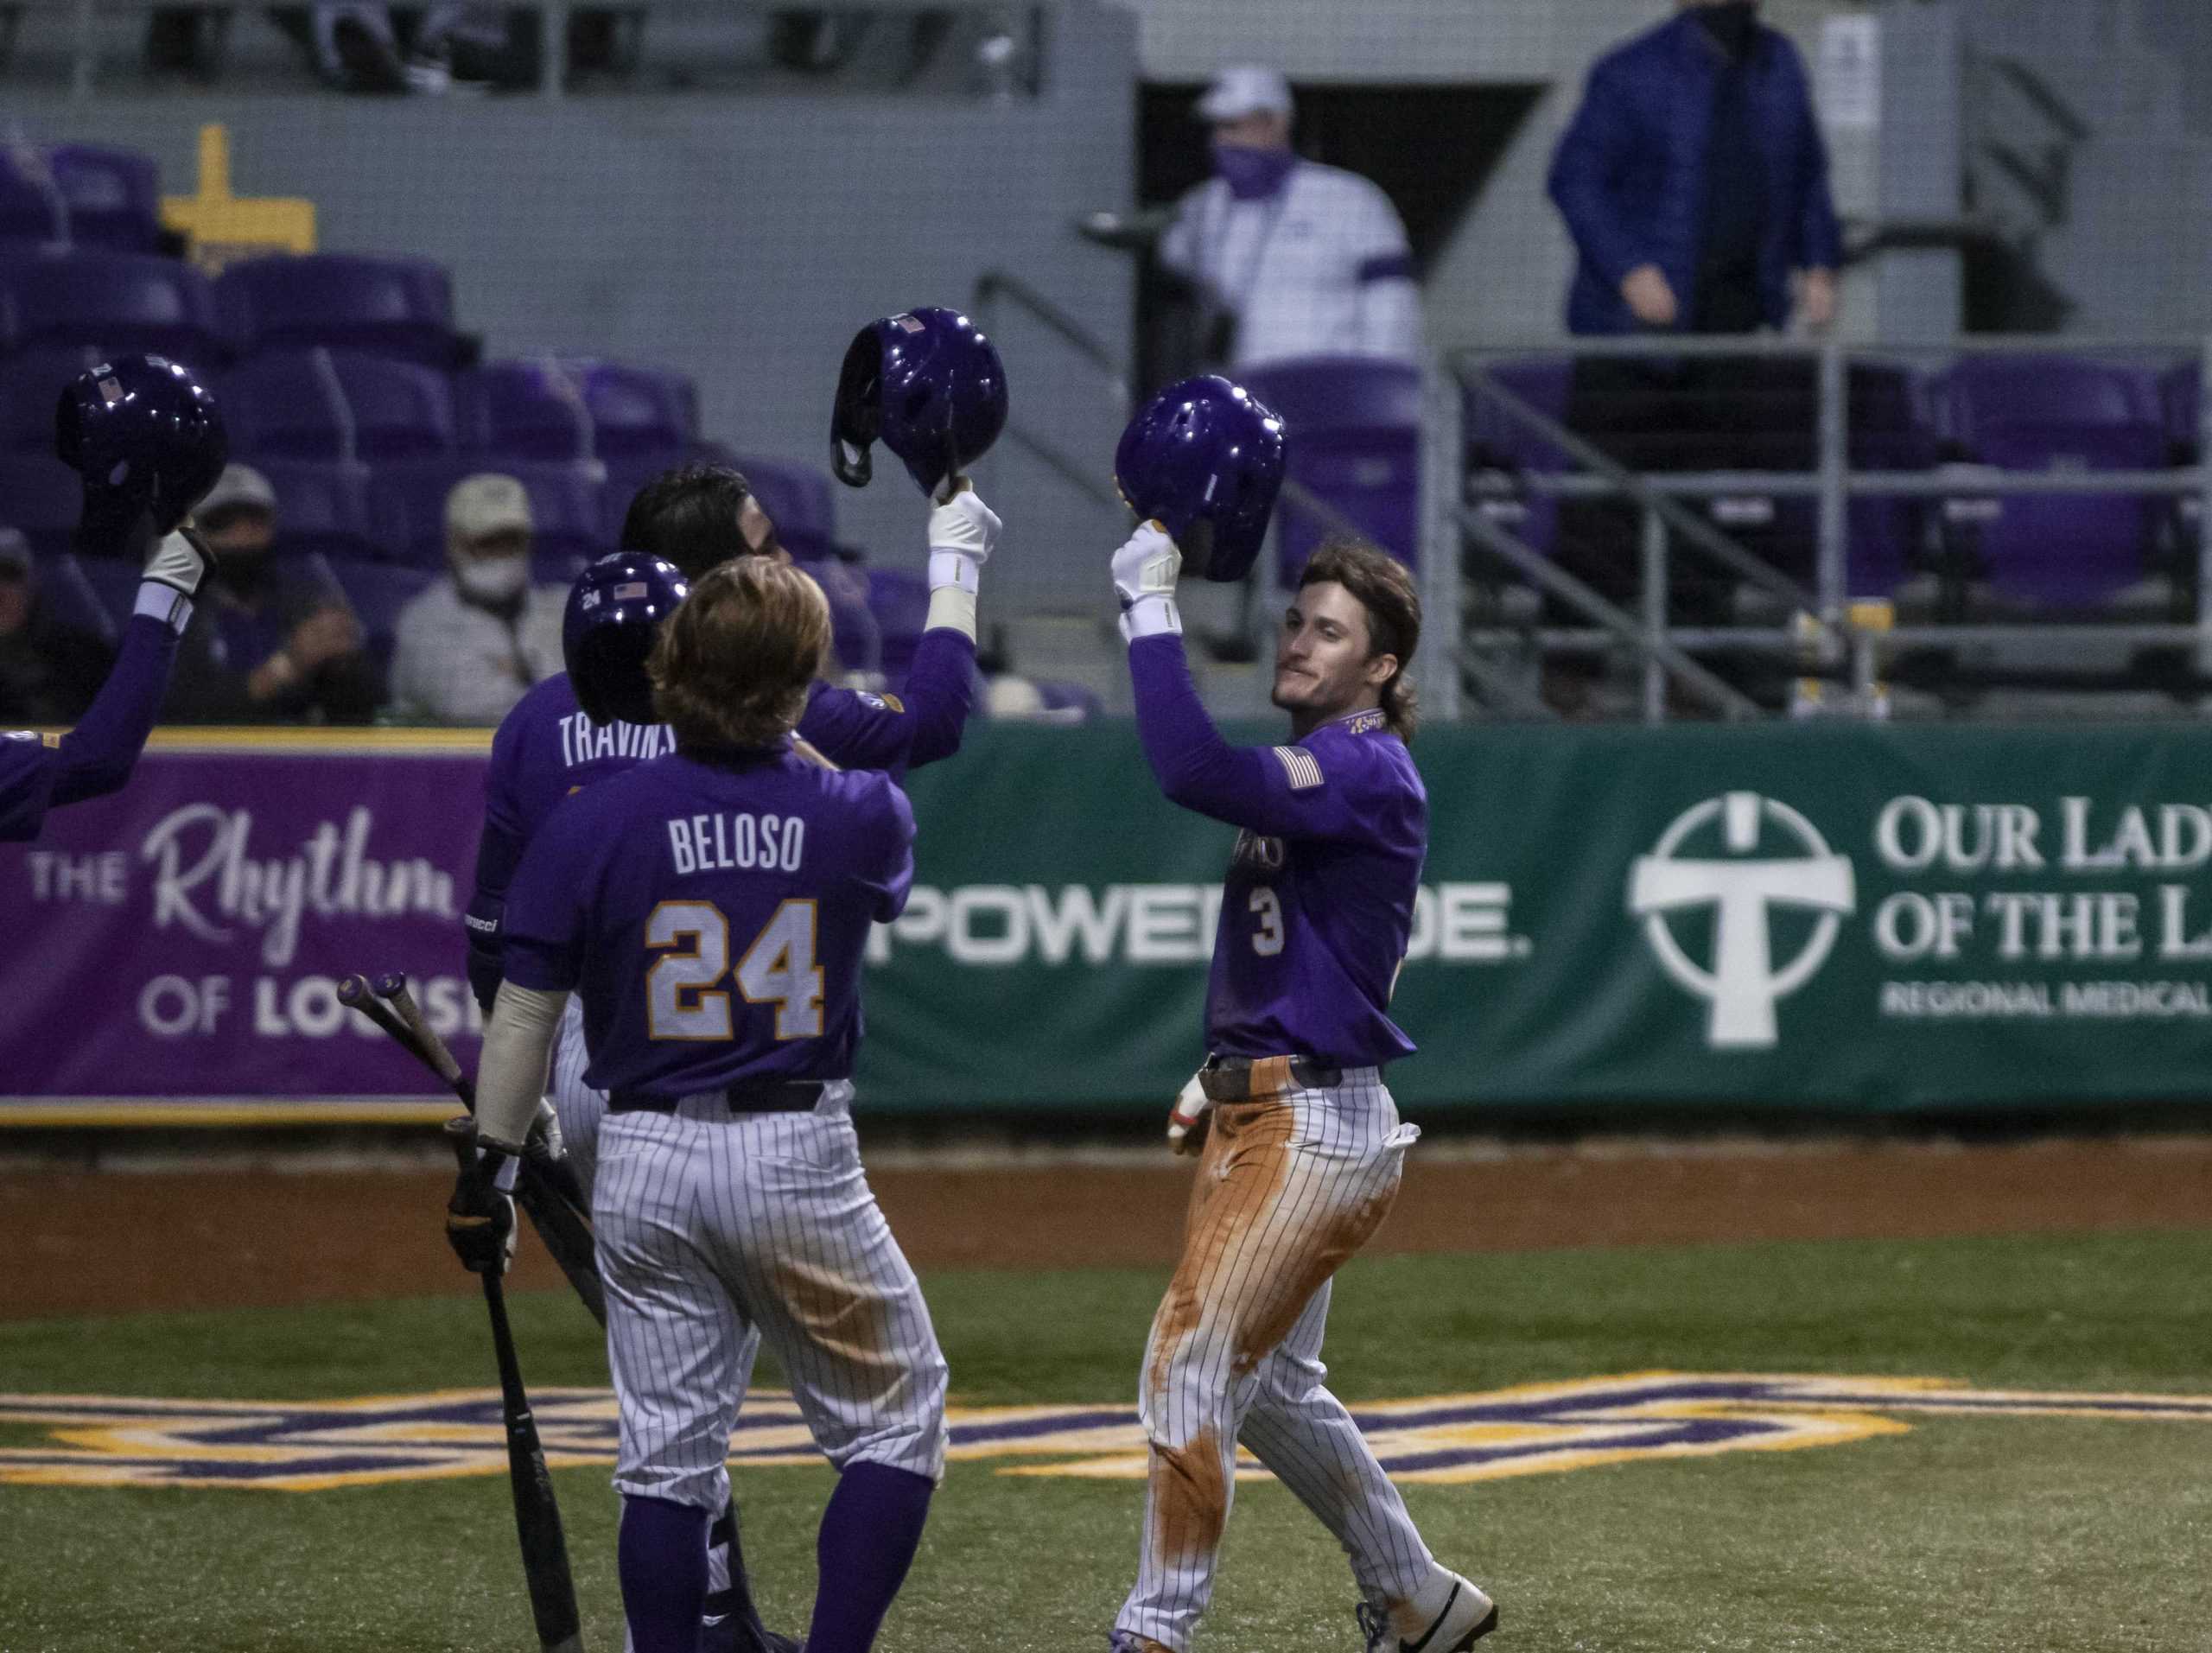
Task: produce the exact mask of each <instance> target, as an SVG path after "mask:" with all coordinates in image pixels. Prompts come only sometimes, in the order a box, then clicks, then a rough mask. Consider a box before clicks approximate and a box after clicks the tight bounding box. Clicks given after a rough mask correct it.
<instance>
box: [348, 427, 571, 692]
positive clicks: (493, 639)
mask: <svg viewBox="0 0 2212 1653" xmlns="http://www.w3.org/2000/svg"><path fill="white" fill-rule="evenodd" d="M533 531H535V523H534V521H533V519H532V518H531V513H530V495H529V494H528V493H526V492H524V488H523V485H522V484H521V483H520V482H518V481H517V480H515V479H514V478H513V477H512V476H502V475H499V474H497V473H495V472H489V471H484V472H479V473H478V474H475V475H474V476H465V477H463V478H462V479H461V480H460V481H458V482H456V483H454V487H453V492H452V493H450V494H448V495H447V496H446V563H447V571H446V575H445V577H444V578H443V579H442V580H440V581H439V582H437V583H436V584H435V585H433V586H431V587H430V588H429V589H428V590H426V591H424V592H423V594H422V595H421V596H419V597H417V598H416V599H415V600H414V601H412V602H410V603H409V604H408V605H407V607H404V608H403V609H401V610H400V611H399V620H398V623H397V626H395V627H394V628H393V649H392V656H391V709H392V710H393V711H394V712H396V713H397V714H398V715H400V716H402V717H410V718H419V719H422V720H424V721H426V722H438V723H497V722H499V720H500V719H501V718H503V717H505V715H507V711H508V709H510V708H511V707H512V706H513V705H514V703H516V702H517V701H518V700H520V699H521V698H522V696H523V692H524V690H527V689H529V688H530V687H531V684H533V683H537V681H538V680H539V679H540V678H542V677H550V676H551V675H552V674H553V673H554V672H556V671H561V670H562V669H563V664H562V658H561V615H562V611H563V607H565V605H566V603H567V601H568V589H567V588H566V587H564V586H557V585H542V586H534V585H532V584H531V582H530V542H531V534H532V532H533Z"/></svg>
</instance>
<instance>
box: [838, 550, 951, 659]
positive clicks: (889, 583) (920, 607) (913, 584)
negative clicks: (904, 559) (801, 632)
mask: <svg viewBox="0 0 2212 1653" xmlns="http://www.w3.org/2000/svg"><path fill="white" fill-rule="evenodd" d="M859 572H860V574H861V577H862V578H863V579H865V580H866V581H867V582H868V613H869V614H870V615H872V616H873V617H874V620H875V626H876V633H877V635H878V638H879V639H880V643H879V653H878V656H877V658H876V661H875V670H877V671H880V672H882V673H883V675H884V676H885V677H888V678H890V679H891V680H892V681H893V682H894V683H897V682H903V681H904V680H905V678H906V672H907V671H908V669H909V668H910V667H912V664H914V647H915V645H917V644H918V643H919V642H920V641H921V640H922V633H923V630H924V629H925V627H926V626H928V624H929V613H930V586H929V581H928V580H927V579H926V578H925V576H923V575H919V574H915V573H912V572H911V571H910V570H908V569H861V570H859ZM847 664H851V662H849V661H848V662H847Z"/></svg>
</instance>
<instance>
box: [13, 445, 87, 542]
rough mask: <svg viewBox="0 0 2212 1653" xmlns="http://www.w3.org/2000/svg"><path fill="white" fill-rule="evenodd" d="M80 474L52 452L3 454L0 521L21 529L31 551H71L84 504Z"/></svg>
mask: <svg viewBox="0 0 2212 1653" xmlns="http://www.w3.org/2000/svg"><path fill="white" fill-rule="evenodd" d="M83 498H84V495H83V492H82V489H81V487H80V486H79V479H78V476H77V473H76V472H74V471H73V470H71V469H70V468H69V467H67V465H64V464H63V463H62V462H61V461H60V460H58V459H55V458H54V457H53V456H52V455H49V454H0V522H3V523H5V524H6V525H8V526H9V527H10V528H14V529H18V530H20V531H22V536H23V537H24V538H25V539H26V540H28V541H29V542H30V548H31V550H32V552H33V553H34V554H35V555H36V556H60V555H61V554H62V553H63V552H65V551H67V550H69V543H70V541H71V539H72V538H73V537H74V536H75V534H76V531H77V513H78V510H79V506H80V505H81V504H82V503H83Z"/></svg>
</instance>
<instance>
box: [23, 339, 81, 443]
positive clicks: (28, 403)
mask: <svg viewBox="0 0 2212 1653" xmlns="http://www.w3.org/2000/svg"><path fill="white" fill-rule="evenodd" d="M98 365H99V353H98V352H97V351H94V350H91V349H88V348H86V347H84V346H71V345H48V346H40V347H38V348H36V349H33V350H27V351H24V352H23V353H22V354H20V355H17V356H14V357H11V358H10V359H7V360H5V361H0V452H9V453H40V454H51V453H52V452H53V451H54V406H55V404H57V403H59V402H60V399H61V392H62V391H63V390H64V389H65V388H66V387H67V385H69V383H70V382H71V381H72V380H73V379H74V378H76V377H77V375H78V374H79V373H81V372H84V371H85V370H86V368H87V367H92V366H98Z"/></svg>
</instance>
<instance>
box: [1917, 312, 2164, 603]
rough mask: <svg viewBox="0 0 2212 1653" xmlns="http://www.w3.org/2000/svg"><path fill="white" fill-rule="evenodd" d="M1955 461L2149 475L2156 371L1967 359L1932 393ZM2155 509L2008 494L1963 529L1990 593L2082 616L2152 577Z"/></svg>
mask: <svg viewBox="0 0 2212 1653" xmlns="http://www.w3.org/2000/svg"><path fill="white" fill-rule="evenodd" d="M1936 394H1937V399H1938V403H1939V405H1940V406H1941V407H1942V410H1943V423H1944V427H1945V429H1946V430H1947V432H1948V436H1949V438H1950V440H1951V441H1952V442H1953V443H1954V444H1955V448H1956V450H1957V451H1958V453H1959V454H1960V455H1961V456H1962V457H1963V458H1965V459H1967V460H1968V461H1973V462H1975V463H1980V464H1984V465H1993V466H1998V467H2003V468H2005V469H2007V470H2022V471H2058V472H2073V473H2077V474H2086V473H2094V472H2098V471H2129V470H2158V469H2162V468H2164V467H2165V466H2166V465H2167V464H2168V463H2170V462H2171V455H2172V447H2171V437H2170V434H2169V432H2170V426H2169V420H2170V417H2171V413H2170V410H2169V408H2168V406H2167V404H2166V402H2165V399H2164V397H2162V396H2161V394H2160V386H2159V382H2158V373H2157V372H2156V371H2154V370H2152V369H2151V368H2147V367H2141V366H2114V365H2112V364H2107V363H2103V362H2097V361H2091V360H2087V359H2078V358H2073V357H2065V356H2008V357H1970V358H1968V359H1965V360H1963V361H1961V362H1960V363H1958V364H1957V365H1956V366H1954V367H1953V368H1952V369H1951V370H1950V372H1948V373H1947V374H1946V375H1944V377H1943V378H1942V380H1941V381H1939V384H1938V386H1937V391H1936ZM2169 518H2170V512H2169V510H2168V508H2167V506H2166V505H2165V503H2164V501H2163V500H2161V499H2151V498H2144V497H2140V496H2136V495H2126V494H2017V495H2013V496H2012V497H2010V498H2005V499H2002V500H2001V504H2000V506H1999V509H1998V510H1997V511H1996V512H1994V513H1993V514H1991V515H1989V516H1988V517H1987V518H1986V520H1982V521H1980V522H1977V523H1975V524H1974V525H1973V530H1972V532H1973V538H1974V545H1973V553H1974V557H1975V559H1976V560H1977V562H1978V563H1979V571H1980V574H1981V575H1982V576H1983V577H1985V578H1986V580H1987V581H1988V582H1989V585H1990V588H1992V589H1993V591H1996V592H1999V593H2000V594H2004V595H2005V596H2008V597H2012V598H2015V599H2020V600H2025V601H2032V602H2037V603H2040V604H2044V605H2048V606H2050V607H2057V608H2062V609H2077V608H2084V607H2095V606H2096V605H2097V604H2099V603H2101V602H2103V601H2108V600H2109V599H2111V598H2112V597H2113V596H2114V595H2116V594H2118V593H2120V591H2121V590H2123V589H2124V588H2126V587H2128V586H2131V585H2133V584H2135V583H2136V582H2139V581H2141V580H2142V579H2144V578H2145V575H2148V574H2149V573H2151V572H2152V567H2153V561H2154V557H2155V556H2156V552H2157V550H2158V532H2159V530H2160V528H2161V526H2162V525H2164V523H2165V522H2167V521H2168V520H2169Z"/></svg>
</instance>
